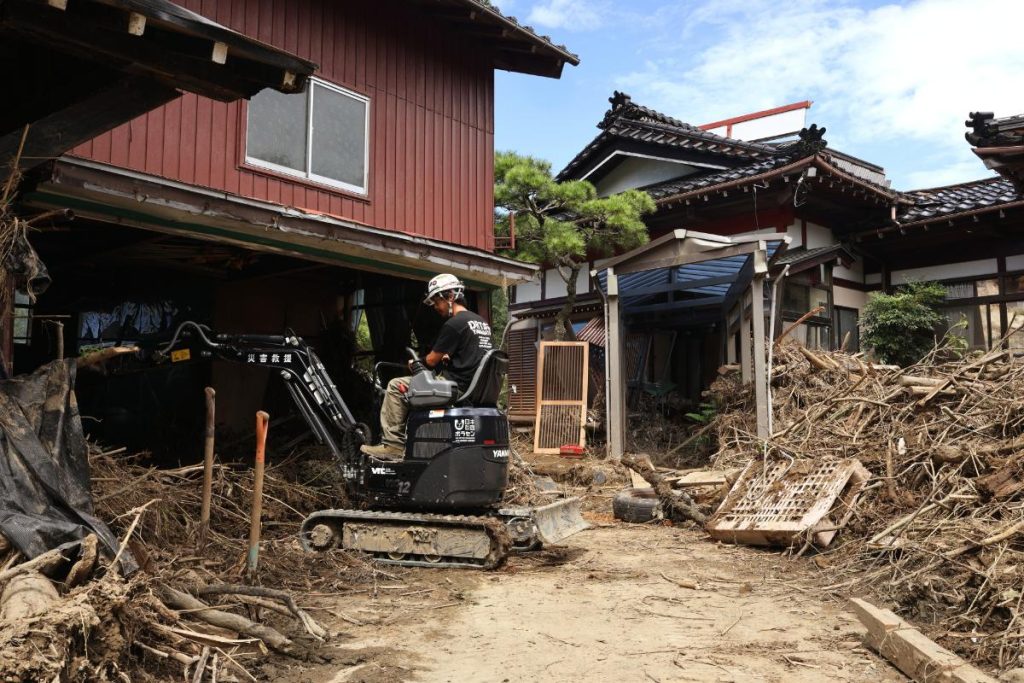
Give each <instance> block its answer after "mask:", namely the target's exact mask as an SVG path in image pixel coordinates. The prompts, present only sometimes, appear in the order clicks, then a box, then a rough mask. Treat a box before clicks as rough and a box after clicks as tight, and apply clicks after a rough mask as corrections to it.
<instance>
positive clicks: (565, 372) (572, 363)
mask: <svg viewBox="0 0 1024 683" xmlns="http://www.w3.org/2000/svg"><path fill="white" fill-rule="evenodd" d="M589 350H590V344H588V343H587V342H541V344H540V353H539V354H538V355H539V358H540V360H539V363H538V367H537V421H536V425H535V428H534V430H533V433H534V436H533V450H534V452H536V453H558V450H559V448H560V447H561V446H564V445H566V444H577V445H579V446H583V445H585V443H586V432H585V430H584V427H585V426H586V422H587V378H588V376H589V374H590V372H589V371H590V353H589Z"/></svg>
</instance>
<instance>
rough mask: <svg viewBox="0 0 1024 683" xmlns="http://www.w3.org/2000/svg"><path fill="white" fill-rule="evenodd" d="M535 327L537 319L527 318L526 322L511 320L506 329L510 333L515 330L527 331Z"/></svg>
mask: <svg viewBox="0 0 1024 683" xmlns="http://www.w3.org/2000/svg"><path fill="white" fill-rule="evenodd" d="M535 327H537V319H536V318H527V319H526V320H513V321H512V324H511V325H510V326H509V328H508V329H509V331H510V332H512V331H516V330H529V329H532V328H535Z"/></svg>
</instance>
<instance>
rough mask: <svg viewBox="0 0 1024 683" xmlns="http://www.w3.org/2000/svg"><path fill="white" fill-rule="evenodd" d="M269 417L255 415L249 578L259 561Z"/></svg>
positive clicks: (260, 413) (262, 412) (253, 575)
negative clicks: (254, 465)
mask: <svg viewBox="0 0 1024 683" xmlns="http://www.w3.org/2000/svg"><path fill="white" fill-rule="evenodd" d="M269 422H270V415H268V414H267V413H265V412H264V411H262V410H261V411H259V412H258V413H256V468H255V470H254V473H253V480H254V481H253V487H252V517H251V519H250V523H249V578H253V577H255V576H256V567H257V565H258V564H259V559H260V515H261V514H262V513H263V458H264V453H265V450H266V447H267V427H268V424H269Z"/></svg>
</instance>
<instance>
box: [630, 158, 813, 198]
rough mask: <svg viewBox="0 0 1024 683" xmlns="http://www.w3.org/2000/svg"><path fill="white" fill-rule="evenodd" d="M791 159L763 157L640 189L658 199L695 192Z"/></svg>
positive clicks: (774, 166) (742, 177)
mask: <svg viewBox="0 0 1024 683" xmlns="http://www.w3.org/2000/svg"><path fill="white" fill-rule="evenodd" d="M791 161H794V159H792V158H791V157H788V156H780V157H775V158H772V159H761V160H759V161H752V162H750V163H748V164H745V165H743V166H737V167H736V168H729V169H726V170H724V171H715V172H712V173H707V174H704V175H700V176H698V177H693V176H686V177H684V178H679V179H678V180H669V181H666V182H662V183H657V184H654V185H648V186H647V187H643V188H640V189H642V190H644V191H645V192H646V193H647V194H649V195H651V199H654V200H655V201H657V200H659V199H663V198H665V197H672V196H675V195H677V194H684V193H686V192H693V191H695V190H700V189H703V188H712V187H714V186H715V185H721V184H722V183H729V182H733V181H735V180H742V179H744V178H752V177H754V176H758V175H761V174H762V173H767V172H768V171H773V170H775V169H776V168H779V167H781V166H785V165H786V164H788V163H789V162H791Z"/></svg>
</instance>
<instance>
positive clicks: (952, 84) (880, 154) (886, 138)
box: [495, 0, 1024, 190]
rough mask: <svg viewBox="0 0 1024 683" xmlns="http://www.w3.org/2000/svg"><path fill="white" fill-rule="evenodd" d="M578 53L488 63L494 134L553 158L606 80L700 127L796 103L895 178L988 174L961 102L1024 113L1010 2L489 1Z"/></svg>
mask: <svg viewBox="0 0 1024 683" xmlns="http://www.w3.org/2000/svg"><path fill="white" fill-rule="evenodd" d="M496 4H497V5H498V6H499V7H500V8H501V10H502V11H503V12H504V13H506V14H511V15H514V16H516V17H517V18H518V20H519V21H520V22H521V23H526V24H529V25H532V26H533V27H534V28H535V29H536V30H537V31H538V33H541V34H546V35H550V36H551V37H552V39H553V40H554V41H555V42H556V43H562V44H564V45H566V46H567V47H568V48H569V49H570V50H571V51H573V52H575V53H577V54H578V55H579V56H580V60H581V63H580V65H579V66H577V67H572V66H566V67H565V70H564V72H563V75H562V78H561V79H560V80H552V79H547V78H539V77H533V76H523V75H521V74H509V73H505V72H498V74H497V77H496V100H497V109H496V120H495V126H496V134H495V146H496V148H497V149H499V150H505V149H512V150H515V151H518V152H521V153H525V154H531V155H534V156H538V157H541V158H544V159H547V160H549V161H551V162H552V164H553V168H554V170H555V171H558V170H559V169H561V168H562V166H564V164H565V163H566V162H567V161H568V160H569V159H571V158H572V157H573V156H574V155H575V154H576V153H577V152H578V151H579V150H580V149H582V148H583V146H584V145H586V143H587V142H589V141H590V140H591V139H592V138H593V137H594V135H596V134H597V132H598V130H597V128H596V127H595V124H596V123H597V122H598V121H600V119H601V117H602V115H603V114H604V112H605V110H606V109H607V108H608V106H609V105H608V97H609V96H611V94H612V91H613V90H622V91H624V92H627V93H629V94H630V95H631V96H632V98H633V101H634V102H637V103H639V104H642V105H645V106H648V107H651V108H653V109H656V110H658V111H661V112H663V113H665V114H669V115H671V116H675V117H676V118H679V119H682V120H683V121H687V122H689V123H693V124H695V125H699V124H702V123H707V122H710V121H716V120H720V119H723V118H728V117H731V116H738V115H740V114H745V113H749V112H753V111H758V110H762V109H769V108H772V107H776V106H780V105H783V104H788V103H791V102H798V101H801V100H811V101H813V102H814V104H813V106H812V107H811V108H810V110H809V111H808V118H807V121H808V123H817V124H818V125H824V126H825V127H826V128H827V129H828V132H827V133H826V136H825V137H826V139H827V140H828V141H829V144H830V146H831V147H834V148H836V149H839V150H842V151H844V152H846V153H848V154H852V155H854V156H858V157H860V158H862V159H865V160H867V161H870V162H873V163H875V164H878V165H881V166H883V167H885V169H886V172H887V175H888V177H889V178H890V179H891V180H892V182H893V186H894V187H895V188H897V189H901V190H909V189H919V188H925V187H934V186H938V185H945V184H950V183H956V182H963V181H967V180H974V179H977V178H981V177H985V176H987V175H989V172H988V171H986V170H985V168H984V166H982V164H981V162H980V161H979V160H978V159H977V157H975V156H974V155H973V154H972V153H971V151H970V147H969V145H968V144H967V142H966V141H965V140H964V137H963V135H964V132H966V130H967V129H966V128H965V127H964V121H965V120H966V118H967V114H968V112H971V111H979V110H980V111H994V112H995V114H996V116H1010V115H1015V114H1021V113H1024V37H1022V36H1024V34H1022V33H1021V27H1022V26H1024V0H917V1H915V2H901V3H884V2H872V1H861V2H852V1H851V2H844V1H841V0H827V1H826V0H707V1H701V0H693V1H688V0H661V1H658V0H631V1H628V2H627V1H625V0H619V1H612V0H498V1H497V3H496Z"/></svg>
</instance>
